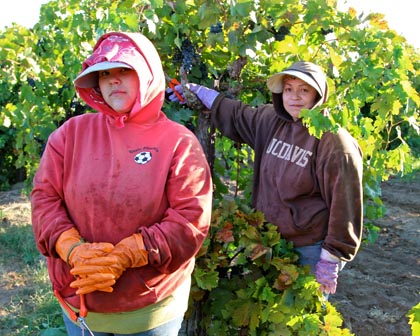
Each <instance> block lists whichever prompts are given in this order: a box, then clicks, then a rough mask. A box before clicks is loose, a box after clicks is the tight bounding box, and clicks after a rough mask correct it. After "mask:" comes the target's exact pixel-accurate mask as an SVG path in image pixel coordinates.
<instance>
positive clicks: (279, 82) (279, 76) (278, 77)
mask: <svg viewBox="0 0 420 336" xmlns="http://www.w3.org/2000/svg"><path fill="white" fill-rule="evenodd" d="M285 75H289V76H294V77H297V78H299V79H301V80H303V81H304V82H305V83H307V84H309V85H310V86H312V87H313V88H314V89H315V90H316V91H317V92H318V93H319V95H320V96H321V97H322V96H323V94H322V92H321V89H320V88H319V85H318V83H317V82H316V81H315V80H314V79H313V78H312V77H311V76H309V75H307V74H305V73H304V72H301V71H295V70H285V71H282V72H279V73H276V74H275V75H273V76H271V77H270V78H268V79H267V86H268V88H269V89H270V91H271V92H273V93H282V92H283V77H284V76H285Z"/></svg>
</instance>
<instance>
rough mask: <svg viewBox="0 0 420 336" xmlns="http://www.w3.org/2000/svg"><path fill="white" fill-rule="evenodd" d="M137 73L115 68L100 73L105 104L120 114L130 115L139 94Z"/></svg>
mask: <svg viewBox="0 0 420 336" xmlns="http://www.w3.org/2000/svg"><path fill="white" fill-rule="evenodd" d="M139 85H140V83H139V78H138V76H137V73H136V71H134V70H132V69H127V68H114V69H110V70H104V71H99V88H100V89H101V93H102V96H103V98H104V100H105V102H106V103H107V104H108V105H109V106H110V107H112V108H113V109H114V110H115V111H116V112H118V113H128V112H130V111H131V109H132V108H133V105H134V103H135V101H136V99H137V95H138V92H139Z"/></svg>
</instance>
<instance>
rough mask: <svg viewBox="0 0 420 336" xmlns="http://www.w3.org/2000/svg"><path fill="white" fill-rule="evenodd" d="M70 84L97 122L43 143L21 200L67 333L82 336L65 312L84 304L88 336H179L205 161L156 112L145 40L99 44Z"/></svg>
mask: <svg viewBox="0 0 420 336" xmlns="http://www.w3.org/2000/svg"><path fill="white" fill-rule="evenodd" d="M74 83H75V87H76V90H77V92H78V94H79V96H80V97H81V98H82V99H83V100H84V101H85V102H86V103H87V104H88V105H89V106H90V107H92V108H93V109H94V110H96V111H97V113H87V114H84V115H81V116H77V117H73V118H71V119H69V120H68V121H67V122H65V123H64V124H63V125H62V126H61V127H60V128H58V129H57V130H56V131H54V132H53V133H52V134H51V136H50V138H49V140H48V143H47V146H46V149H45V152H44V154H43V156H42V158H41V162H40V165H39V169H38V171H37V173H36V175H35V178H34V188H33V191H32V194H31V202H32V222H33V230H34V234H35V239H36V243H37V247H38V249H39V251H40V252H41V253H42V254H43V255H44V256H46V257H47V263H48V270H49V275H50V279H51V282H52V286H53V289H54V292H55V293H56V295H57V296H58V297H59V298H60V300H61V301H60V302H61V305H62V308H63V311H64V320H65V323H66V327H67V331H68V333H69V335H79V334H80V329H79V326H78V325H77V324H76V323H75V322H73V321H72V316H74V314H72V311H76V312H79V310H80V308H82V309H83V308H85V307H84V305H83V303H85V306H86V309H87V311H88V315H87V317H86V319H85V322H86V323H87V325H88V326H89V328H90V329H91V330H92V331H93V332H94V335H118V334H124V335H177V334H178V331H179V329H180V327H181V323H182V319H183V315H184V313H185V311H186V309H187V305H188V297H189V289H190V278H191V273H192V270H193V267H194V256H195V255H196V253H197V252H198V250H199V249H200V247H201V245H202V243H203V241H204V238H205V237H206V235H207V232H208V229H209V225H210V216H211V201H212V181H211V175H210V170H209V167H208V164H207V161H206V158H205V155H204V153H203V151H202V148H201V146H200V144H199V142H198V140H197V139H196V137H195V136H194V134H193V133H191V132H190V131H189V130H188V129H187V128H185V127H184V126H182V125H180V124H178V123H175V122H173V121H171V120H169V119H168V118H167V117H166V116H165V115H164V113H163V112H162V110H161V108H162V104H163V101H164V96H165V77H164V72H163V69H162V65H161V61H160V58H159V55H158V53H157V51H156V49H155V47H154V46H153V44H152V43H151V42H150V41H149V40H148V39H147V38H146V37H145V36H143V35H141V34H139V33H120V32H112V33H107V34H105V35H103V36H102V37H100V39H99V40H98V42H97V43H96V45H95V47H94V50H93V53H92V55H91V56H90V57H89V58H88V59H87V60H86V61H85V62H84V63H83V70H82V72H81V73H80V74H79V75H78V77H77V78H76V80H75V82H74ZM82 299H83V300H82ZM83 301H84V302H83Z"/></svg>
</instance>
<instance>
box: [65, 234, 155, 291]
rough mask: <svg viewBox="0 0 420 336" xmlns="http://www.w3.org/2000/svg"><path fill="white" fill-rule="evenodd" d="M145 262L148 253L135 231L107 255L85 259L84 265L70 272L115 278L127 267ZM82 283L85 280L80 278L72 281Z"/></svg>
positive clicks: (140, 265)
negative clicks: (105, 275)
mask: <svg viewBox="0 0 420 336" xmlns="http://www.w3.org/2000/svg"><path fill="white" fill-rule="evenodd" d="M147 264H148V253H147V251H146V249H145V247H144V243H143V237H142V235H141V234H140V233H135V234H133V235H132V236H130V237H127V238H124V239H123V240H121V241H120V242H119V243H118V244H117V245H115V248H114V250H113V251H112V252H111V253H109V254H108V255H107V256H104V257H100V258H96V259H94V260H93V259H92V260H87V261H86V262H85V263H84V265H80V266H77V267H74V268H73V269H72V270H71V273H72V274H73V275H77V276H79V277H81V278H86V277H87V278H89V277H90V276H91V275H92V274H112V275H113V276H114V279H115V280H117V279H118V278H119V277H120V276H121V274H122V273H123V272H124V271H125V270H126V269H127V268H130V267H132V268H134V267H142V266H144V265H147ZM82 283H85V282H83V281H81V280H80V281H78V282H77V281H76V282H74V284H75V285H76V284H82ZM86 283H87V282H86Z"/></svg>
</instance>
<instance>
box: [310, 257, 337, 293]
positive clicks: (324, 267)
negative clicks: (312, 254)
mask: <svg viewBox="0 0 420 336" xmlns="http://www.w3.org/2000/svg"><path fill="white" fill-rule="evenodd" d="M315 276H316V281H318V283H319V284H320V285H321V287H320V288H321V291H322V292H324V293H326V294H334V293H335V291H336V289H337V279H338V262H333V261H327V260H325V259H320V260H319V261H318V263H317V264H316V268H315Z"/></svg>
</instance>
